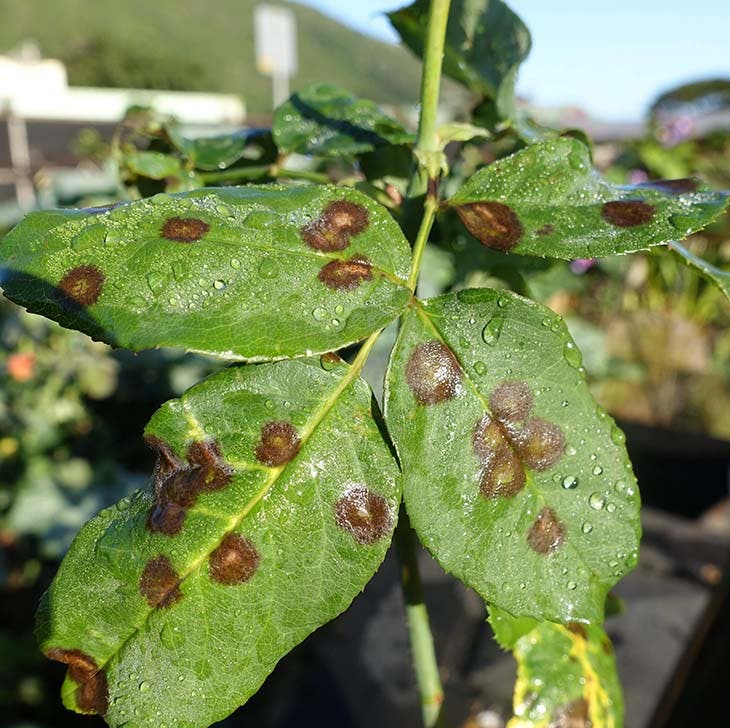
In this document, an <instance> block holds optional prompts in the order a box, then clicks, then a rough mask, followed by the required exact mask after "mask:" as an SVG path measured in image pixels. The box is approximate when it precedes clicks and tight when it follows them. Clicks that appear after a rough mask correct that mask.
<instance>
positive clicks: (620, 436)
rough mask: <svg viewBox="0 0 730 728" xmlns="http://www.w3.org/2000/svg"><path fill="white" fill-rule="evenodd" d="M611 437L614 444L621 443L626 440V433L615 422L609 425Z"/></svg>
mask: <svg viewBox="0 0 730 728" xmlns="http://www.w3.org/2000/svg"><path fill="white" fill-rule="evenodd" d="M611 439H612V440H613V442H614V443H615V444H616V445H623V444H624V443H625V442H626V435H625V434H624V432H623V430H622V429H621V428H620V427H619V426H618V425H616V424H613V425H611Z"/></svg>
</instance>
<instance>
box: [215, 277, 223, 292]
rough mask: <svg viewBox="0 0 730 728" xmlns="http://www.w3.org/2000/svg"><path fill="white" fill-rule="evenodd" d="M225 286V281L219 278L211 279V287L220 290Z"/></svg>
mask: <svg viewBox="0 0 730 728" xmlns="http://www.w3.org/2000/svg"><path fill="white" fill-rule="evenodd" d="M225 287H226V282H225V281H222V280H220V279H218V280H215V281H213V288H215V290H216V291H222V290H223V289H224V288H225Z"/></svg>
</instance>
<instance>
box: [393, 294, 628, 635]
mask: <svg viewBox="0 0 730 728" xmlns="http://www.w3.org/2000/svg"><path fill="white" fill-rule="evenodd" d="M385 399H386V415H385V416H386V422H387V424H388V430H389V432H390V434H391V436H392V438H393V442H394V444H395V447H396V450H397V451H398V455H399V457H400V462H401V466H402V469H403V477H404V483H403V487H404V494H405V501H406V506H407V509H408V513H409V515H410V517H411V522H412V523H413V526H414V528H415V529H416V531H417V533H418V535H419V537H420V539H421V541H422V542H423V543H424V544H425V545H426V546H427V547H428V548H429V550H430V551H431V552H432V553H433V554H434V556H435V557H436V559H437V560H438V561H439V562H440V563H441V565H442V566H443V567H444V568H445V569H446V570H447V571H450V572H453V573H454V574H455V575H456V576H457V577H458V578H459V579H461V580H462V581H463V582H464V583H465V584H467V585H468V586H470V587H472V588H473V589H475V590H476V591H477V592H478V593H479V594H480V595H481V596H482V597H483V598H484V600H485V601H487V602H489V603H491V604H494V605H496V606H498V607H500V608H502V609H505V610H508V611H509V612H511V613H512V614H514V615H518V616H519V615H524V616H531V617H535V618H538V619H549V620H551V621H555V622H570V621H574V620H584V621H589V622H600V621H601V620H602V617H603V611H604V604H605V600H606V593H607V592H608V590H609V589H610V588H611V586H613V584H615V583H616V582H617V581H618V580H619V579H620V578H621V576H623V575H624V574H625V573H626V572H627V571H629V570H631V569H632V568H633V566H634V565H635V562H636V556H637V548H638V541H639V533H640V525H639V517H638V510H639V497H638V494H637V491H636V482H635V479H634V476H633V474H632V471H631V466H630V464H629V460H628V457H627V454H626V449H625V447H624V436H623V433H622V432H621V431H620V430H619V429H618V427H616V425H615V424H614V422H613V420H612V419H611V418H610V417H609V416H608V415H607V414H606V413H605V412H603V411H602V410H601V409H599V408H598V406H597V405H596V403H595V401H594V400H593V398H592V396H591V394H590V392H589V390H588V387H587V385H586V381H585V374H584V372H583V369H582V368H581V354H580V352H579V351H578V349H577V348H576V346H575V344H574V342H573V340H572V339H571V338H570V335H569V334H568V332H567V329H566V327H565V325H564V324H563V323H562V321H561V320H560V319H559V317H557V316H556V315H555V314H553V313H552V312H551V311H549V309H547V308H544V307H543V306H540V305H539V304H537V303H534V302H531V301H528V300H527V299H524V298H521V297H519V296H517V295H515V294H511V293H507V292H503V291H497V290H491V289H480V290H464V291H460V292H459V293H458V294H453V293H452V294H447V295H445V296H441V297H439V298H434V299H431V300H429V301H426V302H422V303H414V304H412V306H411V308H410V309H409V310H408V311H407V313H406V314H405V315H404V319H403V322H402V327H401V332H400V335H399V338H398V342H397V344H396V346H395V349H394V351H393V355H392V359H391V363H390V367H389V372H388V376H387V378H386V398H385Z"/></svg>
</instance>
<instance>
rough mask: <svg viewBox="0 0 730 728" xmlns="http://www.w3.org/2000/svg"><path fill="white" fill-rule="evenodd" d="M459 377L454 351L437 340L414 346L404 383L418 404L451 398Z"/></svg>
mask: <svg viewBox="0 0 730 728" xmlns="http://www.w3.org/2000/svg"><path fill="white" fill-rule="evenodd" d="M461 376H462V375H461V366H460V365H459V362H458V360H457V359H456V356H455V355H454V352H453V351H451V349H450V348H449V347H448V346H446V344H444V343H443V342H441V341H437V340H436V339H434V340H432V341H425V342H422V343H420V344H418V345H417V346H415V347H414V349H413V351H412V352H411V354H410V356H409V358H408V363H407V364H406V383H407V384H408V387H409V389H410V390H411V393H412V394H413V397H414V398H415V400H416V402H417V403H418V404H419V405H435V404H438V403H439V402H444V401H446V400H449V399H453V398H454V397H455V396H456V395H457V394H458V392H459V388H460V386H461Z"/></svg>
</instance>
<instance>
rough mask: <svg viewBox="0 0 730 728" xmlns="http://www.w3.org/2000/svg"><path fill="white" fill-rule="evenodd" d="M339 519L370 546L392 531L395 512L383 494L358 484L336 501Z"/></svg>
mask: <svg viewBox="0 0 730 728" xmlns="http://www.w3.org/2000/svg"><path fill="white" fill-rule="evenodd" d="M335 521H336V522H337V525H338V526H339V527H340V528H341V529H342V530H343V531H346V532H347V533H349V534H350V535H351V536H352V538H353V539H355V541H356V542H357V543H359V544H360V545H362V546H370V545H372V544H374V543H376V542H377V541H379V540H380V539H381V538H383V537H384V536H386V535H387V534H388V533H390V530H391V528H392V526H393V512H392V510H391V508H390V506H389V505H388V502H387V501H386V500H385V498H383V496H382V495H380V494H379V493H374V492H373V491H371V490H370V489H369V488H367V487H366V486H365V485H361V484H354V485H351V486H350V487H348V488H347V490H346V491H345V492H344V494H343V495H342V497H340V498H339V499H338V501H337V503H336V504H335Z"/></svg>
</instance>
